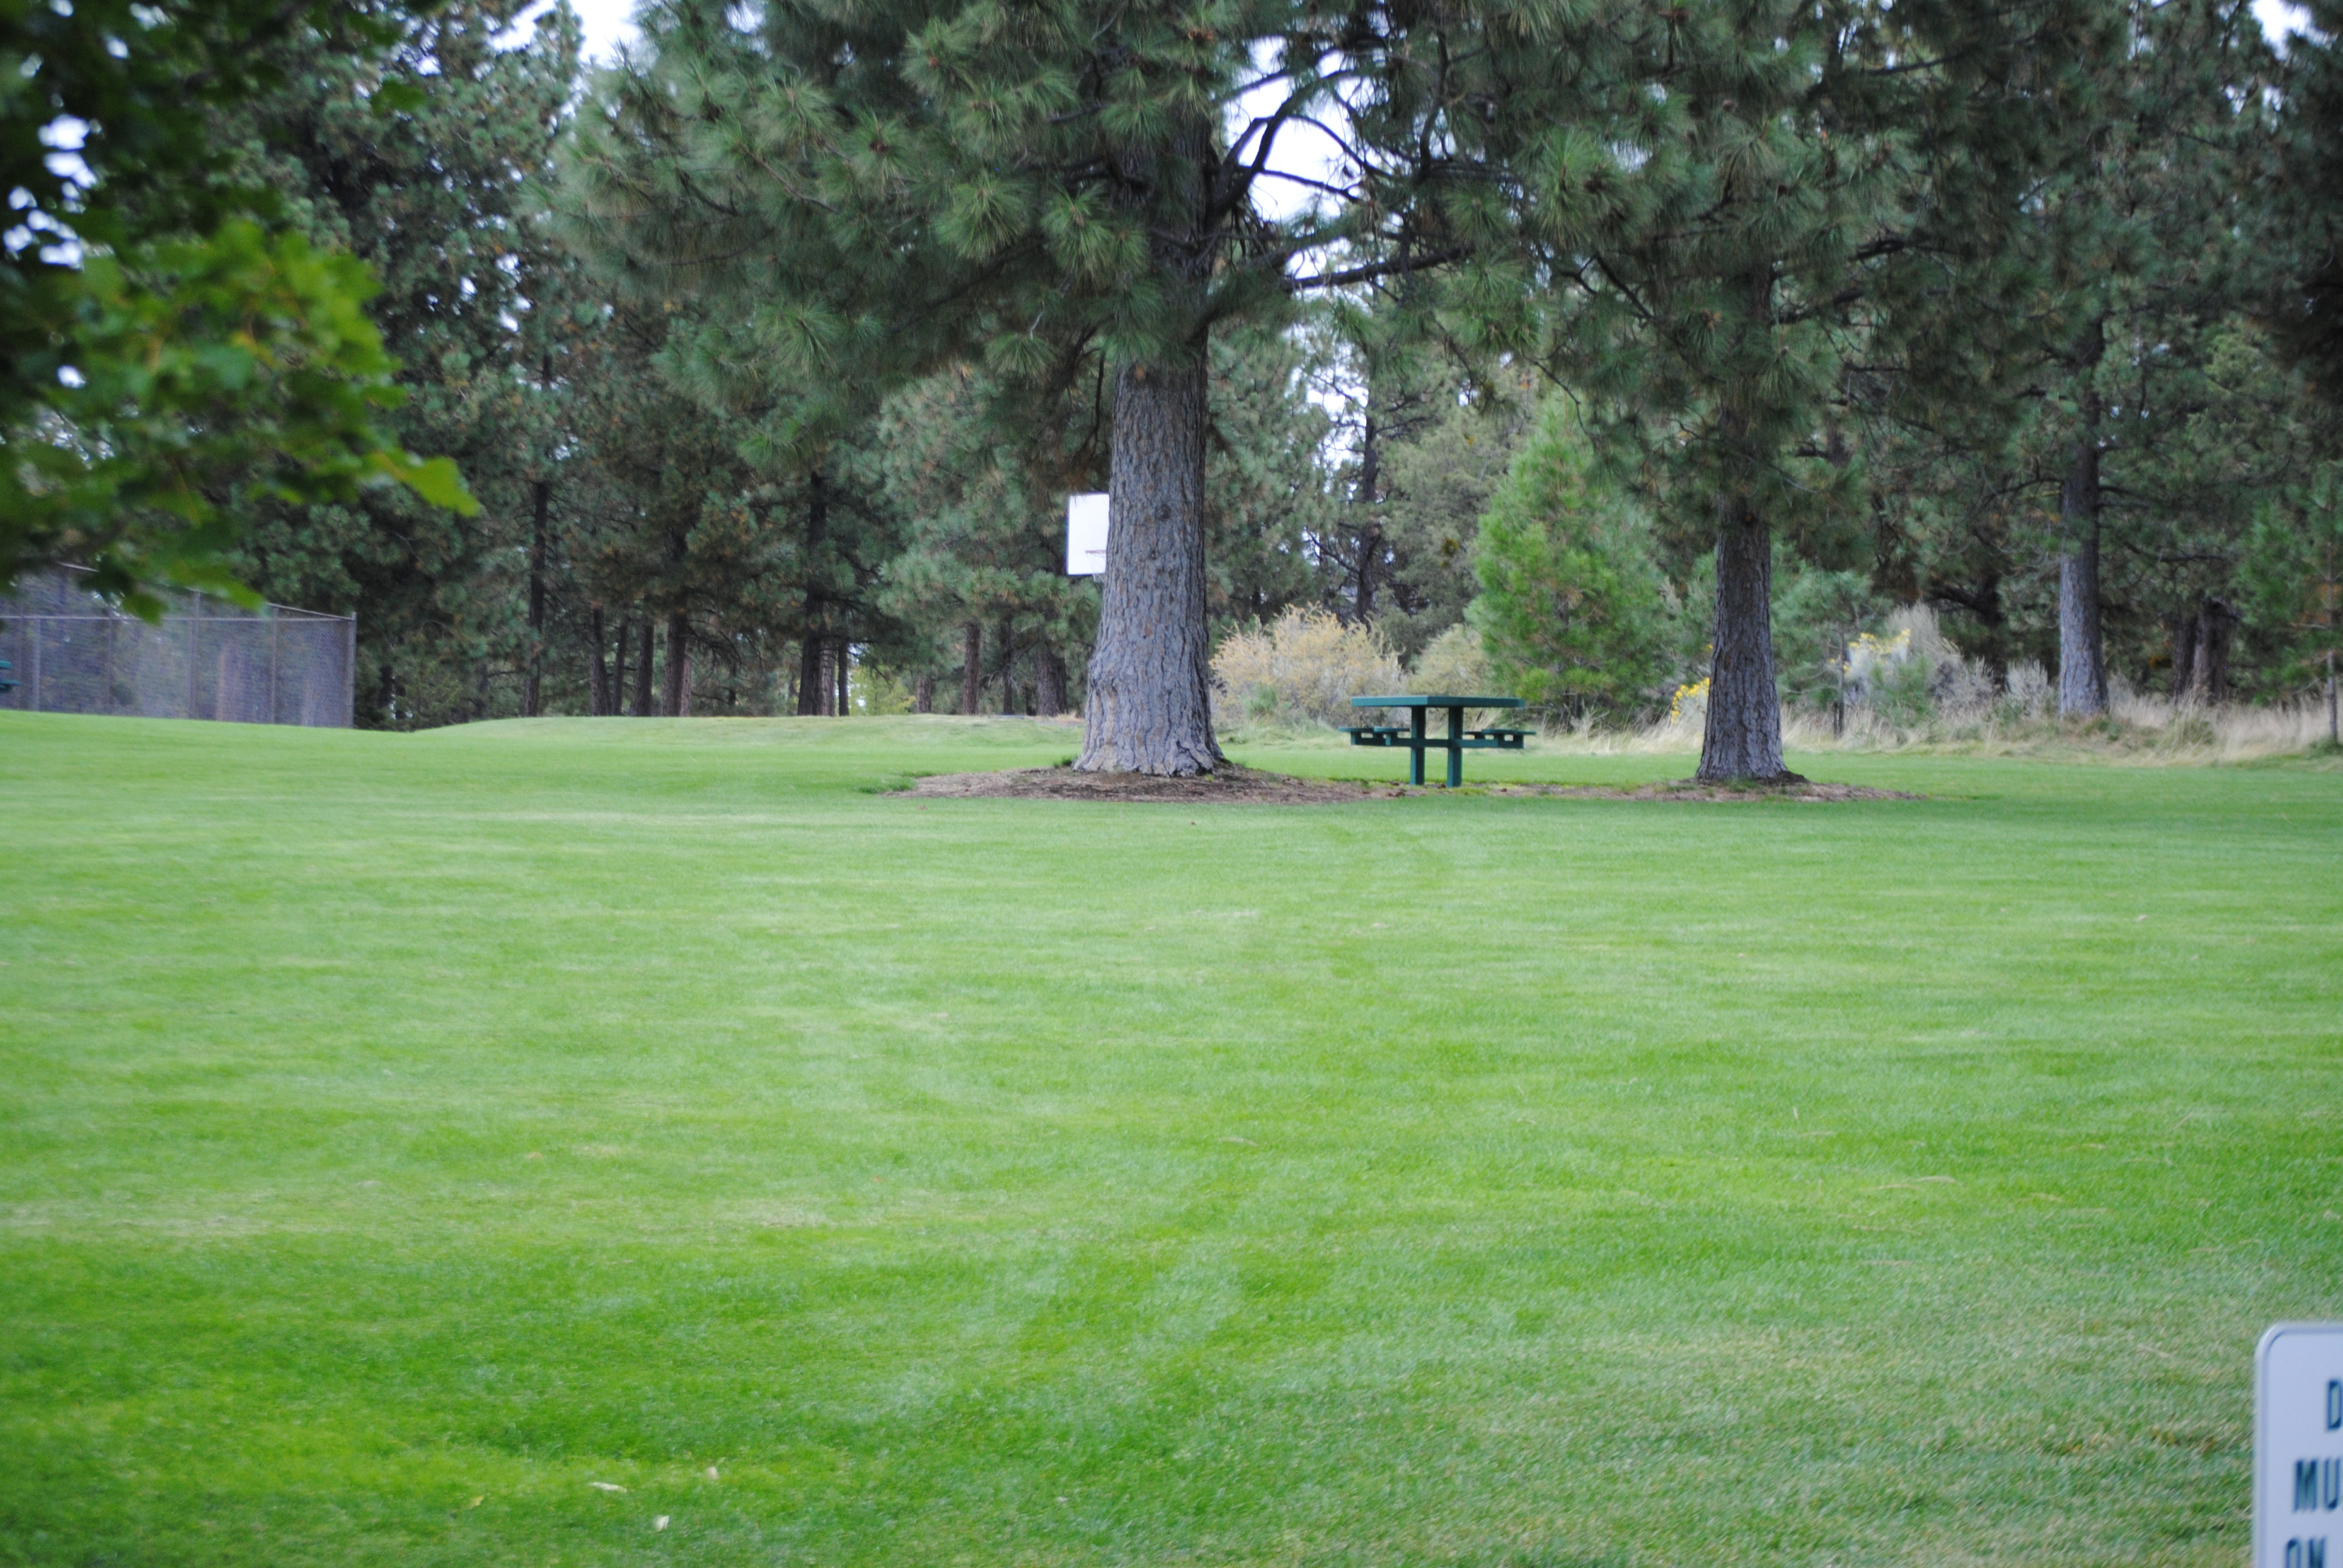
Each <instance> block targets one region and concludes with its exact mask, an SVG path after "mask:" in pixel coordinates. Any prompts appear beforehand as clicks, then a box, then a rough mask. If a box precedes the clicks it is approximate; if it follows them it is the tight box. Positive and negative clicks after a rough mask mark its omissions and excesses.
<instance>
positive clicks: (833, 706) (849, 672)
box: [830, 637, 854, 719]
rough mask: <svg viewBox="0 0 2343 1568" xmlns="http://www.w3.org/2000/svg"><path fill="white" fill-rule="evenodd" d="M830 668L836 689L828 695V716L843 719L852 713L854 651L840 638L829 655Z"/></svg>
mask: <svg viewBox="0 0 2343 1568" xmlns="http://www.w3.org/2000/svg"><path fill="white" fill-rule="evenodd" d="M830 668H832V669H833V670H834V671H835V672H836V673H837V676H838V689H837V690H836V691H835V692H833V693H831V695H830V717H831V718H833V719H844V718H845V717H847V716H848V715H849V714H850V713H852V712H853V711H854V706H853V704H854V683H853V671H854V650H853V649H852V648H850V647H849V646H847V641H846V639H845V638H842V637H841V638H838V639H837V643H836V647H835V648H834V650H833V651H832V653H831V654H830Z"/></svg>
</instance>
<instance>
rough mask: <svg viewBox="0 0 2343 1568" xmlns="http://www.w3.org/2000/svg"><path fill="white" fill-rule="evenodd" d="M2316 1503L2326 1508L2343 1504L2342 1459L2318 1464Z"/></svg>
mask: <svg viewBox="0 0 2343 1568" xmlns="http://www.w3.org/2000/svg"><path fill="white" fill-rule="evenodd" d="M2318 1501H2319V1503H2320V1504H2321V1505H2322V1506H2324V1507H2328V1508H2333V1507H2335V1506H2337V1505H2338V1504H2343V1459H2329V1460H2326V1461H2323V1462H2321V1463H2320V1464H2319V1466H2318Z"/></svg>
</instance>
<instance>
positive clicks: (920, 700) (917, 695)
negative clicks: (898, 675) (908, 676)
mask: <svg viewBox="0 0 2343 1568" xmlns="http://www.w3.org/2000/svg"><path fill="white" fill-rule="evenodd" d="M935 710H936V678H935V677H934V676H933V675H930V674H925V673H922V674H921V675H920V678H918V679H917V680H914V681H912V682H911V711H912V712H914V713H933V712H934V711H935Z"/></svg>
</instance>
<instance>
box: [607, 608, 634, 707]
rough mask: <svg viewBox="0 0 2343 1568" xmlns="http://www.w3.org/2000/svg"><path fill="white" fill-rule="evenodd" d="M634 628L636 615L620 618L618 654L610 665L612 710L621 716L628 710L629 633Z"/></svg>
mask: <svg viewBox="0 0 2343 1568" xmlns="http://www.w3.org/2000/svg"><path fill="white" fill-rule="evenodd" d="M634 629H635V618H634V617H632V616H628V615H622V616H620V617H619V618H618V658H616V659H614V660H613V661H612V662H611V665H610V711H611V712H612V713H614V714H618V715H620V716H624V714H625V713H626V711H627V673H628V671H627V634H628V632H630V631H632V630H634Z"/></svg>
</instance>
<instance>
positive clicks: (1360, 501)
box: [1351, 383, 1383, 621]
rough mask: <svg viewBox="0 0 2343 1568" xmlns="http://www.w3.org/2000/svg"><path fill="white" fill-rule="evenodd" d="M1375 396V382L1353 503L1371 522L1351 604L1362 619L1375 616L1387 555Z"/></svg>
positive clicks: (1362, 535) (1363, 528) (1362, 534)
mask: <svg viewBox="0 0 2343 1568" xmlns="http://www.w3.org/2000/svg"><path fill="white" fill-rule="evenodd" d="M1374 410H1375V393H1374V387H1373V384H1372V383H1371V384H1370V385H1369V386H1368V387H1367V415H1366V419H1365V422H1364V425H1363V428H1362V429H1361V431H1360V435H1359V487H1358V490H1357V491H1356V493H1355V494H1353V496H1352V498H1351V504H1352V505H1353V506H1356V507H1363V508H1366V514H1367V520H1366V521H1365V522H1364V523H1363V524H1361V525H1360V527H1359V544H1358V550H1359V586H1358V590H1357V592H1356V593H1354V594H1353V596H1352V599H1351V603H1352V607H1353V610H1354V611H1355V612H1356V613H1357V615H1358V618H1359V619H1360V620H1362V621H1364V620H1367V619H1369V618H1372V617H1373V615H1374V613H1375V567H1376V564H1377V562H1378V561H1379V560H1380V559H1381V558H1382V556H1383V529H1381V528H1378V527H1376V526H1375V518H1376V513H1375V509H1374V507H1375V492H1376V490H1377V489H1379V488H1380V487H1382V484H1383V450H1382V445H1383V444H1382V442H1381V441H1380V440H1378V439H1377V437H1378V436H1379V435H1380V434H1381V433H1380V432H1379V431H1377V430H1376V428H1375V411H1374Z"/></svg>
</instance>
